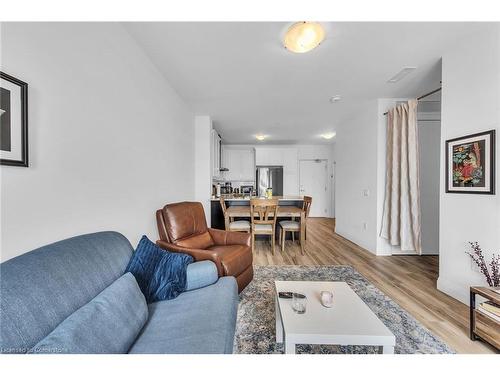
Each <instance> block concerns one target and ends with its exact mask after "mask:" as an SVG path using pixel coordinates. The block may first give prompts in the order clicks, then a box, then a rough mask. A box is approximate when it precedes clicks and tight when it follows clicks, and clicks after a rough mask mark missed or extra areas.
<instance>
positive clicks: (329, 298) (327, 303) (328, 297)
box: [320, 290, 333, 307]
mask: <svg viewBox="0 0 500 375" xmlns="http://www.w3.org/2000/svg"><path fill="white" fill-rule="evenodd" d="M320 297H321V304H322V305H323V306H324V307H332V306H333V293H332V292H328V291H326V290H323V291H321V293H320Z"/></svg>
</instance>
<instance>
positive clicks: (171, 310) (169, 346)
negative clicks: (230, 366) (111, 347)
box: [130, 277, 238, 354]
mask: <svg viewBox="0 0 500 375" xmlns="http://www.w3.org/2000/svg"><path fill="white" fill-rule="evenodd" d="M237 311H238V288H237V285H236V280H235V279H234V277H222V278H220V279H219V281H217V283H215V284H213V285H210V286H208V287H206V288H202V289H197V290H193V291H190V292H185V293H182V294H181V295H180V296H179V297H177V298H176V299H173V300H170V301H162V302H156V303H153V304H150V305H149V320H148V322H147V323H146V325H145V326H144V328H143V330H142V333H141V334H140V336H139V337H138V338H137V341H136V342H135V343H134V345H132V347H131V348H130V353H175V354H204V353H206V354H209V353H232V350H233V341H234V330H235V326H236V314H237Z"/></svg>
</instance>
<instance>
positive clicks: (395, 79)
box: [387, 66, 417, 83]
mask: <svg viewBox="0 0 500 375" xmlns="http://www.w3.org/2000/svg"><path fill="white" fill-rule="evenodd" d="M415 69H417V67H416V66H405V67H404V68H403V69H401V70H400V71H399V72H398V73H396V74H395V75H394V76H393V77H391V78H390V79H389V80H388V81H387V83H396V82H398V81H401V80H402V79H403V78H404V77H406V76H407V75H408V74H410V73H412V72H413V71H414V70H415Z"/></svg>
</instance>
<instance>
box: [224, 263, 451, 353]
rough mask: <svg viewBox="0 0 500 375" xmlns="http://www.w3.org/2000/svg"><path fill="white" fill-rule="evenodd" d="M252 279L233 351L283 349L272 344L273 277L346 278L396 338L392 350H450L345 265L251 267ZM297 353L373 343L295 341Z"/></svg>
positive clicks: (351, 349) (359, 349) (364, 349)
mask: <svg viewBox="0 0 500 375" xmlns="http://www.w3.org/2000/svg"><path fill="white" fill-rule="evenodd" d="M254 270H255V276H254V279H253V281H252V282H251V283H250V284H249V285H248V286H247V288H246V289H245V290H244V291H243V293H241V295H240V304H239V309H238V321H237V325H236V335H235V342H234V353H240V354H245V353H246V354H273V353H283V344H277V343H276V337H275V315H274V314H275V313H274V280H316V281H345V282H346V283H347V284H348V285H349V286H350V287H351V288H352V290H354V292H356V294H357V295H358V296H359V297H360V298H361V299H362V300H363V301H364V302H365V303H366V304H367V305H368V306H369V307H370V309H371V310H372V311H373V312H374V313H375V314H376V315H377V316H378V317H379V319H380V320H381V321H382V322H383V323H384V324H385V325H386V327H387V328H389V330H390V331H391V332H392V333H394V336H396V347H395V353H401V354H412V353H454V351H453V350H452V349H451V348H450V347H448V345H446V344H445V343H444V342H443V341H441V340H440V339H439V338H438V337H436V336H435V335H433V334H432V333H431V332H430V331H429V330H428V329H426V328H425V327H424V326H422V324H420V323H419V322H418V321H417V320H416V319H415V318H414V317H412V316H411V315H410V314H409V313H408V312H406V311H405V310H403V309H402V308H401V307H400V306H399V305H398V304H396V303H395V302H394V301H393V300H391V299H390V298H389V297H387V296H386V295H385V294H383V293H382V292H381V291H380V290H378V289H377V288H376V287H375V286H374V285H373V284H371V283H370V282H369V281H368V280H366V279H365V278H364V277H363V276H362V275H360V274H359V273H358V272H357V271H356V270H355V269H354V268H353V267H350V266H255V267H254ZM296 350H297V353H311V354H312V353H320V354H330V353H331V354H335V353H338V354H341V353H344V354H351V353H352V354H371V353H378V347H371V346H354V345H353V346H338V345H297V349H296Z"/></svg>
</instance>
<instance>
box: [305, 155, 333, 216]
mask: <svg viewBox="0 0 500 375" xmlns="http://www.w3.org/2000/svg"><path fill="white" fill-rule="evenodd" d="M299 191H300V195H308V196H311V197H312V199H313V200H312V205H311V211H310V214H309V216H311V217H328V216H329V211H330V207H329V206H330V201H329V199H328V161H327V160H325V159H315V160H300V161H299Z"/></svg>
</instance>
